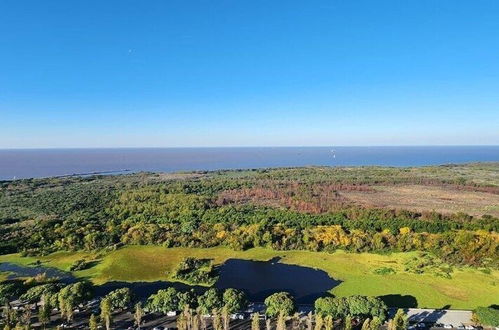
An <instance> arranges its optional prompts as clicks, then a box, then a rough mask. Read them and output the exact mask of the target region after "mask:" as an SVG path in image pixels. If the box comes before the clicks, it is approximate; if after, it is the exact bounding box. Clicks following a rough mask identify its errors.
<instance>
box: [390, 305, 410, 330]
mask: <svg viewBox="0 0 499 330" xmlns="http://www.w3.org/2000/svg"><path fill="white" fill-rule="evenodd" d="M407 325H408V318H407V315H406V314H405V313H404V310H402V309H400V308H399V309H398V310H397V313H396V314H395V316H394V317H393V319H391V320H390V321H389V322H388V330H406V329H407Z"/></svg>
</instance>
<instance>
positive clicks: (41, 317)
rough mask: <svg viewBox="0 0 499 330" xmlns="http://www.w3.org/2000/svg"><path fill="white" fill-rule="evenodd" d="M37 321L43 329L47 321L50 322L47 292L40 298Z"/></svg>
mask: <svg viewBox="0 0 499 330" xmlns="http://www.w3.org/2000/svg"><path fill="white" fill-rule="evenodd" d="M38 321H39V322H40V323H41V324H42V328H44V329H45V326H46V325H47V323H49V322H50V304H49V296H48V294H43V295H42V297H41V299H40V309H39V310H38Z"/></svg>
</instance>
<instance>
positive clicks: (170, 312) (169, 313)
mask: <svg viewBox="0 0 499 330" xmlns="http://www.w3.org/2000/svg"><path fill="white" fill-rule="evenodd" d="M176 315H177V311H169V312H167V313H166V316H176Z"/></svg>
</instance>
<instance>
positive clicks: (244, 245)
mask: <svg viewBox="0 0 499 330" xmlns="http://www.w3.org/2000/svg"><path fill="white" fill-rule="evenodd" d="M497 167H498V163H491V164H468V165H451V166H437V167H431V166H430V167H422V168H385V167H359V168H342V167H332V168H328V167H309V168H280V169H262V170H248V171H215V172H207V173H187V174H172V175H171V176H169V177H168V178H166V179H165V178H163V177H162V176H161V175H159V174H144V173H140V174H134V175H124V176H90V177H84V178H83V177H71V178H48V179H30V180H16V181H12V182H7V181H5V182H0V224H5V225H4V226H0V242H1V243H0V254H2V253H12V252H23V253H24V254H26V255H46V254H48V253H50V252H54V251H61V250H70V251H71V250H72V251H75V250H87V251H90V250H95V249H100V248H113V247H116V246H117V245H119V244H122V243H125V244H141V245H145V244H155V245H164V246H168V247H172V246H175V247H179V246H183V247H213V246H229V247H231V248H232V249H234V250H244V249H248V248H251V247H270V248H273V249H276V250H294V249H300V250H312V251H333V250H335V249H344V250H347V251H352V252H381V253H385V252H393V251H401V252H405V251H415V250H420V251H428V252H430V253H431V254H434V255H436V256H437V257H438V258H440V259H441V260H442V261H443V262H444V263H447V264H449V265H463V264H464V265H472V266H480V267H487V268H492V269H494V268H497V267H499V264H498V263H499V261H498V259H497V258H495V256H496V255H497V250H498V249H499V237H498V234H497V232H498V231H499V219H498V218H496V217H494V216H489V215H483V216H481V217H477V216H470V215H467V214H464V213H455V214H441V213H437V212H423V211H421V212H418V211H409V210H394V209H391V208H389V207H387V208H373V207H364V206H361V205H358V204H355V203H353V202H351V201H348V200H347V199H345V198H344V197H343V194H344V193H345V192H356V193H369V192H370V191H372V190H373V187H374V185H379V184H383V185H388V186H391V185H393V186H400V185H408V184H416V185H433V186H439V187H448V188H452V189H454V190H463V191H468V192H480V193H487V194H489V195H491V196H493V197H494V196H496V195H497V194H499V182H498V181H497V179H496V175H495V174H496V173H497ZM86 266H88V264H87V263H86V262H84V261H78V262H77V263H75V264H74V265H72V269H73V270H78V269H82V267H86ZM208 268H209V267H208ZM435 274H437V275H439V276H445V277H448V276H450V269H449V268H447V269H445V270H438V271H436V272H435ZM184 277H185V281H188V282H191V281H192V283H202V284H205V285H209V284H212V283H213V282H214V281H215V279H214V277H213V276H208V274H207V273H206V272H199V273H198V272H194V273H193V274H190V273H187V274H184Z"/></svg>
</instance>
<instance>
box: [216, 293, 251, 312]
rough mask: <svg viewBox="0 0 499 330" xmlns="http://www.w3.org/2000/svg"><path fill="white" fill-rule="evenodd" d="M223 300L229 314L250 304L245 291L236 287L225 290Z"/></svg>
mask: <svg viewBox="0 0 499 330" xmlns="http://www.w3.org/2000/svg"><path fill="white" fill-rule="evenodd" d="M222 300H223V303H224V306H225V307H226V308H227V309H228V312H229V314H231V313H234V312H237V311H239V310H241V309H243V308H244V307H246V306H247V305H248V301H247V299H246V295H245V294H244V292H243V291H241V290H236V289H227V290H225V291H224V294H223V299H222Z"/></svg>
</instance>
